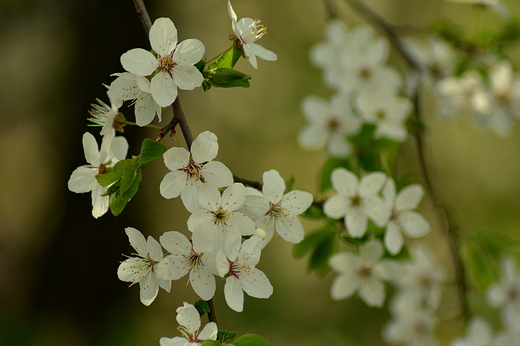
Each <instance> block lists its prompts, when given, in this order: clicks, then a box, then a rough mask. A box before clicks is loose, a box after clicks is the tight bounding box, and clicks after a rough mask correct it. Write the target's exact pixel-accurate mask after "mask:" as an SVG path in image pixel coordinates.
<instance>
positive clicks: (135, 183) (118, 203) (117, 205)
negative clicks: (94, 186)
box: [110, 168, 143, 216]
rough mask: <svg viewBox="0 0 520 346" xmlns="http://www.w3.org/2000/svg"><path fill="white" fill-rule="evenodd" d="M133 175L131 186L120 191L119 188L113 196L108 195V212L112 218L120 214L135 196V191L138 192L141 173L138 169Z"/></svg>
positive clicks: (128, 179)
mask: <svg viewBox="0 0 520 346" xmlns="http://www.w3.org/2000/svg"><path fill="white" fill-rule="evenodd" d="M134 172H135V174H133V175H132V179H131V180H132V182H131V184H130V185H129V186H128V187H127V188H126V190H124V192H123V191H122V189H121V188H119V189H117V190H115V191H114V193H113V194H111V195H110V211H111V212H112V214H113V215H114V216H117V215H119V214H121V212H122V211H123V209H124V208H125V207H126V204H127V203H128V202H129V201H130V199H132V197H134V196H135V194H136V193H137V191H138V190H139V183H140V182H141V180H142V179H143V172H142V171H141V169H140V168H137V169H136V170H135V171H134ZM126 180H127V182H128V181H130V177H128V178H127V179H126Z"/></svg>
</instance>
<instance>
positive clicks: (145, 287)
mask: <svg viewBox="0 0 520 346" xmlns="http://www.w3.org/2000/svg"><path fill="white" fill-rule="evenodd" d="M139 287H140V288H141V290H140V297H141V303H143V304H144V305H146V306H149V305H150V304H152V303H153V301H154V300H155V298H156V297H157V293H159V286H158V285H157V282H155V280H154V278H153V277H152V273H148V274H147V275H146V276H145V277H144V278H143V279H142V280H141V281H139Z"/></svg>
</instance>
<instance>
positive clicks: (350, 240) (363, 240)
mask: <svg viewBox="0 0 520 346" xmlns="http://www.w3.org/2000/svg"><path fill="white" fill-rule="evenodd" d="M342 239H343V240H344V241H345V242H346V243H347V244H350V245H354V246H360V245H363V244H365V243H366V242H367V241H369V240H370V238H369V237H368V232H367V233H365V235H364V236H362V237H361V238H354V237H351V236H348V235H344V236H343V237H342Z"/></svg>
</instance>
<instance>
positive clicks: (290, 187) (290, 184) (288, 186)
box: [285, 175, 296, 192]
mask: <svg viewBox="0 0 520 346" xmlns="http://www.w3.org/2000/svg"><path fill="white" fill-rule="evenodd" d="M295 181H296V179H295V178H294V175H293V176H291V177H290V178H289V180H287V181H286V182H285V192H289V191H292V190H293V187H294V182H295Z"/></svg>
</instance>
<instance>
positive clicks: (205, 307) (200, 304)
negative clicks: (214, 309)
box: [194, 299, 211, 316]
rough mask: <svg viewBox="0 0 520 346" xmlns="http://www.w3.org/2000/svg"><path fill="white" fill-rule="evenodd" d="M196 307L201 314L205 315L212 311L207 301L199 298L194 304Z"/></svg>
mask: <svg viewBox="0 0 520 346" xmlns="http://www.w3.org/2000/svg"><path fill="white" fill-rule="evenodd" d="M194 306H195V308H196V309H197V311H198V312H199V315H201V316H204V314H205V313H206V312H211V308H210V306H209V304H208V302H207V301H205V300H202V299H199V300H197V301H196V302H195V304H194Z"/></svg>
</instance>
